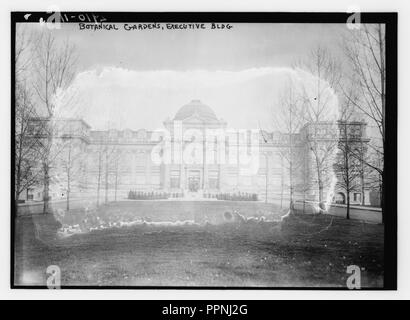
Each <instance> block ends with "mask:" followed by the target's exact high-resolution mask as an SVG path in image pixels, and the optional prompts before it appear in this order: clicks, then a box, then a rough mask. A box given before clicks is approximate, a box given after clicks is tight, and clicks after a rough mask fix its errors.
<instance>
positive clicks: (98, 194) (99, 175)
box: [97, 152, 101, 207]
mask: <svg viewBox="0 0 410 320" xmlns="http://www.w3.org/2000/svg"><path fill="white" fill-rule="evenodd" d="M100 188H101V152H100V153H99V156H98V180H97V207H98V206H99V205H100Z"/></svg>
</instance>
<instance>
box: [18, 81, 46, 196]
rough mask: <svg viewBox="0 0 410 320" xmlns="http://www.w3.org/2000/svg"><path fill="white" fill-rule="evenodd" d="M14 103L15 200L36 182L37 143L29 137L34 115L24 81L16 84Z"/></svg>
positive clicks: (29, 94)
mask: <svg viewBox="0 0 410 320" xmlns="http://www.w3.org/2000/svg"><path fill="white" fill-rule="evenodd" d="M15 101H16V105H15V111H16V113H15V120H16V123H15V124H16V126H15V148H16V150H15V151H16V153H15V154H16V158H15V200H16V201H18V199H19V197H20V195H21V193H22V192H23V191H24V190H27V189H28V188H30V187H31V186H33V185H35V184H36V183H37V182H38V172H37V171H36V168H37V167H38V164H37V162H36V159H37V158H38V157H39V149H40V148H39V145H38V143H37V141H36V140H32V139H31V135H32V131H31V129H32V128H31V127H30V119H31V118H32V117H35V116H36V111H35V107H34V105H33V103H32V98H31V93H30V92H29V89H28V88H27V86H26V85H25V83H22V82H20V83H17V85H16V100H15Z"/></svg>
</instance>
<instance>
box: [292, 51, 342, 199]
mask: <svg viewBox="0 0 410 320" xmlns="http://www.w3.org/2000/svg"><path fill="white" fill-rule="evenodd" d="M296 67H297V68H298V69H299V70H302V72H305V73H307V74H309V75H310V78H309V79H308V80H307V81H302V83H301V86H300V95H301V98H302V99H303V103H304V108H302V109H301V117H302V118H303V119H304V122H305V123H307V124H308V128H307V130H308V133H307V144H308V147H309V149H310V151H311V153H312V155H313V162H314V168H315V171H316V179H317V189H318V200H319V203H321V202H323V200H324V194H323V193H324V189H325V187H326V185H327V184H328V174H329V171H330V170H331V165H330V163H331V159H332V157H333V156H334V151H335V148H336V146H337V137H335V136H332V134H331V132H332V131H333V130H334V128H331V126H332V122H333V121H334V120H336V119H333V118H332V117H333V115H335V113H336V112H335V111H337V110H336V109H337V107H336V105H335V103H334V100H333V99H334V97H335V91H334V90H335V88H336V87H337V86H338V85H339V83H340V80H341V71H340V64H339V63H338V62H337V60H336V59H335V58H334V57H333V56H332V55H331V54H330V52H329V51H328V50H327V49H325V48H323V47H320V46H318V47H316V48H315V49H314V50H312V51H311V53H310V55H309V57H308V58H307V59H306V60H305V61H302V62H299V63H298V64H296Z"/></svg>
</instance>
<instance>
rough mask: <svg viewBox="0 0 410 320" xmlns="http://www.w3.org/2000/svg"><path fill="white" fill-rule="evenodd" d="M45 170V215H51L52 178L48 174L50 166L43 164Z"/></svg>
mask: <svg viewBox="0 0 410 320" xmlns="http://www.w3.org/2000/svg"><path fill="white" fill-rule="evenodd" d="M43 170H44V189H43V214H47V213H49V190H50V176H49V174H48V170H49V167H48V164H47V163H43Z"/></svg>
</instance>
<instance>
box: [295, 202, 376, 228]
mask: <svg viewBox="0 0 410 320" xmlns="http://www.w3.org/2000/svg"><path fill="white" fill-rule="evenodd" d="M295 210H296V211H297V212H298V213H305V214H319V213H320V211H321V210H320V209H319V203H318V202H313V201H306V202H305V203H303V202H296V203H295ZM346 210H347V208H346V205H343V204H331V205H330V206H329V207H328V208H327V210H326V211H323V210H322V213H324V214H329V215H333V216H338V217H346ZM350 219H354V220H363V221H366V222H370V223H381V222H382V209H381V208H376V207H362V206H350Z"/></svg>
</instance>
